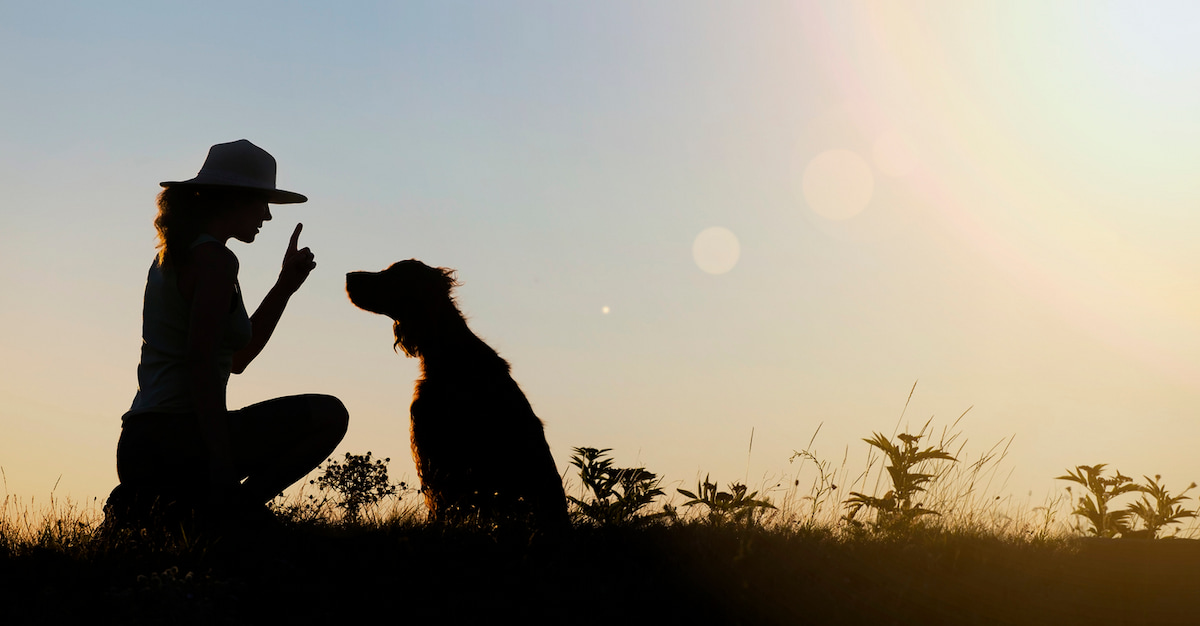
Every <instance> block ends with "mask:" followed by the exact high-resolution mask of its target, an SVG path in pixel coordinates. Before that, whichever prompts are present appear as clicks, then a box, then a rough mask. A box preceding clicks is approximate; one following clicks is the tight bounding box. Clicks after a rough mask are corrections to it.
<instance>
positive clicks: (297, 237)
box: [288, 223, 304, 252]
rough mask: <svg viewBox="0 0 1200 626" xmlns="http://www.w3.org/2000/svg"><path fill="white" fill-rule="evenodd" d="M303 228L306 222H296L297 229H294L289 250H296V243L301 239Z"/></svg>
mask: <svg viewBox="0 0 1200 626" xmlns="http://www.w3.org/2000/svg"><path fill="white" fill-rule="evenodd" d="M302 228H304V224H302V223H297V224H296V230H294V231H292V240H291V241H290V242H288V252H295V251H296V244H297V243H298V242H299V241H300V230H301V229H302Z"/></svg>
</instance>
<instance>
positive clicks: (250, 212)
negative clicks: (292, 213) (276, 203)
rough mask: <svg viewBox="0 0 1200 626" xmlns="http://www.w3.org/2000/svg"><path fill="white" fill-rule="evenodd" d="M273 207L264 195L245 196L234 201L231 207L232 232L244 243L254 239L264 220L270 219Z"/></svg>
mask: <svg viewBox="0 0 1200 626" xmlns="http://www.w3.org/2000/svg"><path fill="white" fill-rule="evenodd" d="M270 219H271V207H270V205H268V204H267V200H266V198H264V197H262V196H258V195H255V196H244V197H241V198H238V199H236V200H234V201H233V206H231V207H230V213H229V226H230V234H231V235H233V238H234V239H237V240H238V241H241V242H244V243H250V242H252V241H254V238H255V237H256V236H258V231H259V230H260V229H261V228H262V225H263V222H267V221H270Z"/></svg>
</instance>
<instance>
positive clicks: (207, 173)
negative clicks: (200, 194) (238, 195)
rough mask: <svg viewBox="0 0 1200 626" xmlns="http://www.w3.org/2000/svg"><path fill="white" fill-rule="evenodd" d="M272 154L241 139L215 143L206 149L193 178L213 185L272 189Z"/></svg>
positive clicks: (273, 161)
mask: <svg viewBox="0 0 1200 626" xmlns="http://www.w3.org/2000/svg"><path fill="white" fill-rule="evenodd" d="M275 170H276V164H275V157H273V156H271V154H270V153H269V152H267V151H266V150H263V149H262V148H260V147H258V146H256V145H254V144H252V143H250V142H249V141H247V140H245V139H239V140H237V141H231V142H229V143H219V144H216V145H214V146H213V147H211V148H209V149H208V158H206V159H204V165H203V166H201V168H200V173H199V174H197V175H196V178H197V179H202V180H205V181H210V182H209V184H213V185H221V184H226V185H236V186H239V187H259V188H262V189H274V188H275Z"/></svg>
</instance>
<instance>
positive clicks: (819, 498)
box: [788, 435, 838, 524]
mask: <svg viewBox="0 0 1200 626" xmlns="http://www.w3.org/2000/svg"><path fill="white" fill-rule="evenodd" d="M814 437H815V435H814ZM809 443H810V444H811V443H812V442H809ZM797 458H798V459H800V461H801V463H803V462H804V461H812V462H813V464H814V465H816V467H817V477H816V478H815V479H813V484H812V488H811V489H810V490H809V493H810V494H811V495H807V496H803V497H801V498H800V499H801V500H810V501H811V502H812V507H811V508H810V510H809V513H808V523H809V524H813V523H816V521H817V514H818V513H820V512H821V509H822V508H823V507H824V506H825V503H826V502H827V501H828V500H829V497H830V496H831V495H833V492H834V491H837V488H838V486H837V485H836V484H835V483H834V482H833V479H834V476H835V474H836V471H835V470H833V469H831V468H830V464H829V461H826V460H822V459H818V458H817V457H816V455H814V454H813V453H812V452H809V451H808V450H807V449H806V450H798V451H793V452H792V456H791V458H789V459H788V463H792V462H795V460H796V459H797ZM796 485H797V486H799V485H800V480H799V479H797V480H796Z"/></svg>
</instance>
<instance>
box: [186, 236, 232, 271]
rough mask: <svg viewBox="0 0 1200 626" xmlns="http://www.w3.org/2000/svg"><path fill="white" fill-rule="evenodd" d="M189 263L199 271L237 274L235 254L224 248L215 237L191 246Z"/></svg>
mask: <svg viewBox="0 0 1200 626" xmlns="http://www.w3.org/2000/svg"><path fill="white" fill-rule="evenodd" d="M191 264H192V267H193V269H194V270H195V271H196V272H199V273H217V274H227V275H230V276H232V277H236V276H237V271H238V258H237V255H235V254H234V253H233V250H230V249H229V248H226V247H225V246H224V245H222V244H221V242H219V241H217V240H216V239H213V240H210V241H204V242H200V243H197V244H196V245H195V247H193V248H192V263H191Z"/></svg>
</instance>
